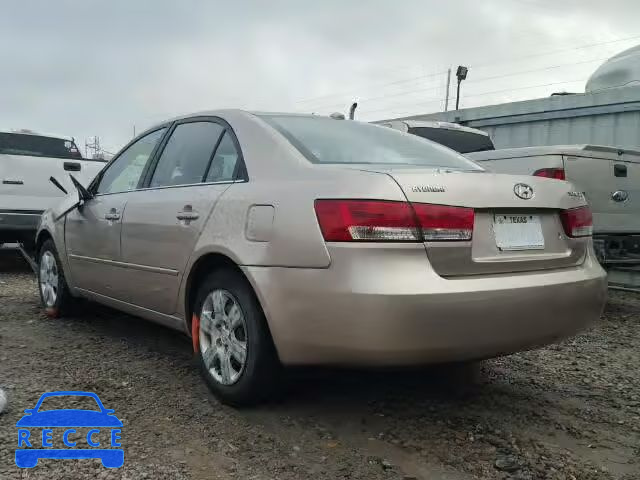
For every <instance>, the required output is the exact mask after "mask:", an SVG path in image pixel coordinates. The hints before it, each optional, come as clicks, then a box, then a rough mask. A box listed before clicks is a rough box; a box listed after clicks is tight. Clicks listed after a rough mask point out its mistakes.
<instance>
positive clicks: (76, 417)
mask: <svg viewBox="0 0 640 480" xmlns="http://www.w3.org/2000/svg"><path fill="white" fill-rule="evenodd" d="M64 396H68V397H90V398H92V399H93V400H95V402H96V404H97V405H98V407H99V410H88V409H77V408H68V409H56V410H41V406H42V402H43V401H44V400H45V399H47V398H49V397H64ZM25 413H26V415H25V416H24V417H22V418H21V419H20V420H18V422H17V423H16V427H18V448H17V449H16V455H15V459H16V465H17V466H18V467H21V468H32V467H35V466H36V465H37V464H38V460H39V459H41V458H58V459H68V458H71V459H85V458H99V459H100V460H101V461H102V465H103V466H105V467H107V468H119V467H121V466H122V465H123V463H124V450H123V449H122V448H117V447H121V446H122V445H121V444H120V438H121V436H120V435H121V427H122V422H121V421H120V420H119V419H118V417H116V416H115V415H114V410H110V409H107V408H104V406H103V405H102V402H101V401H100V398H98V395H96V394H95V393H92V392H74V391H69V392H48V393H45V394H43V395H42V396H41V397H40V399H39V400H38V402H37V403H36V405H35V407H34V408H31V409H27V410H25ZM86 427H91V430H89V431H88V432H87V435H86V441H87V445H88V446H89V447H103V448H74V447H75V446H76V442H72V441H70V440H69V435H70V434H73V433H76V430H75V428H86ZM31 428H43V430H42V437H41V438H40V437H37V436H36V435H34V436H33V438H32V436H31V434H32V433H34V432H32V431H31V430H30V429H31ZM53 428H56V429H57V430H58V429H59V430H64V433H63V434H62V436H61V438H62V440H63V442H64V446H65V447H68V448H53V446H54V445H53ZM101 430H110V431H109V438H110V440H111V441H110V442H109V446H110V447H111V448H104V445H101V443H100V442H98V441H97V439H96V437H97V436H98V435H100V434H101V433H100V432H101ZM102 435H103V436H104V434H102ZM40 440H41V442H40ZM38 443H41V445H37V444H38ZM40 446H41V447H42V448H39V447H40ZM20 447H28V448H20Z"/></svg>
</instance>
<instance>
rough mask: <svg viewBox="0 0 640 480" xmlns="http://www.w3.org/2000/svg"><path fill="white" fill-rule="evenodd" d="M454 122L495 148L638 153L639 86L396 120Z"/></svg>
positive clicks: (639, 121)
mask: <svg viewBox="0 0 640 480" xmlns="http://www.w3.org/2000/svg"><path fill="white" fill-rule="evenodd" d="M402 119H403V120H404V119H412V120H436V121H438V120H439V121H447V122H456V123H460V124H461V125H465V126H468V127H473V128H479V129H481V130H484V131H486V132H488V133H489V135H490V136H491V138H492V140H493V142H494V144H495V146H496V148H510V147H529V146H537V145H571V144H593V145H612V146H616V147H623V148H632V149H636V150H638V149H640V86H630V87H622V88H613V89H608V90H603V91H600V92H595V93H582V94H575V95H556V96H551V97H547V98H539V99H536V100H526V101H524V102H514V103H504V104H500V105H489V106H486V107H477V108H467V109H461V110H454V111H449V112H439V113H431V114H427V115H414V116H411V117H402Z"/></svg>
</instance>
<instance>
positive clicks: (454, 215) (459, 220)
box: [413, 203, 474, 242]
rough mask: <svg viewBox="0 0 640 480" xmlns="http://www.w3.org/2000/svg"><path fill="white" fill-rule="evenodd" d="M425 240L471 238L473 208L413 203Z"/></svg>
mask: <svg viewBox="0 0 640 480" xmlns="http://www.w3.org/2000/svg"><path fill="white" fill-rule="evenodd" d="M413 208H414V209H415V211H416V215H417V217H418V223H419V224H420V227H421V230H422V235H423V238H424V240H425V241H427V242H433V241H438V240H441V241H442V240H446V241H454V240H471V235H472V234H473V219H474V214H473V208H465V207H449V206H446V205H431V204H428V203H414V204H413Z"/></svg>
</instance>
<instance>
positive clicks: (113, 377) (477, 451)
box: [0, 255, 640, 480]
mask: <svg viewBox="0 0 640 480" xmlns="http://www.w3.org/2000/svg"><path fill="white" fill-rule="evenodd" d="M2 257H3V258H0V388H3V389H5V391H6V392H7V394H8V396H9V406H8V409H7V410H6V411H5V412H4V413H3V414H0V479H18V478H24V479H31V478H33V479H45V478H46V479H58V478H60V479H62V478H64V479H75V478H81V479H103V478H104V479H106V478H122V479H132V480H133V479H135V480H138V479H235V478H237V479H311V478H313V479H405V480H409V479H451V480H464V479H472V478H480V479H485V478H486V479H501V478H513V479H520V480H524V479H538V478H541V479H543V478H548V479H580V480H585V479H625V480H626V479H640V369H639V365H640V295H633V294H625V293H612V294H611V298H610V301H609V304H608V306H607V308H606V311H605V313H604V315H603V317H602V319H601V321H600V322H599V323H598V324H597V325H595V326H593V327H592V328H591V329H590V330H588V331H587V332H585V333H583V334H582V335H580V336H578V337H576V338H573V339H570V340H568V341H566V342H564V343H562V344H560V345H556V346H551V347H548V348H545V349H542V350H538V351H533V352H527V353H522V354H518V355H513V356H510V357H507V358H501V359H496V360H492V361H487V362H483V363H481V364H480V365H479V366H478V367H477V368H475V369H474V368H453V367H448V368H445V367H438V368H431V369H420V370H411V371H406V370H405V371H400V372H398V371H377V372H371V371H369V372H362V371H335V370H332V371H329V370H324V369H323V370H305V371H294V372H290V374H289V381H288V385H289V386H288V392H287V394H286V397H285V398H284V399H283V400H281V401H279V402H278V403H274V404H270V405H266V406H263V407H260V408H254V409H250V410H240V411H238V410H234V409H232V408H229V407H225V406H222V405H220V404H219V403H218V402H217V401H216V400H215V399H214V398H212V397H211V395H209V393H208V391H207V389H206V387H205V385H204V383H203V382H202V381H201V380H200V377H199V375H198V374H197V372H196V371H195V368H194V367H193V364H192V359H191V351H190V345H189V342H188V340H187V339H186V338H185V337H183V336H181V335H180V334H177V333H175V332H173V331H170V330H168V329H165V328H162V327H159V326H157V325H154V324H151V323H148V322H145V321H143V320H139V319H136V318H133V317H129V316H125V315H122V314H120V313H117V312H113V311H109V310H106V309H103V308H100V307H96V306H91V305H87V306H86V308H83V311H82V313H81V314H78V315H77V316H76V317H74V318H65V319H61V320H49V319H47V318H46V317H45V316H44V315H43V313H42V310H41V308H40V306H39V300H38V295H37V290H36V283H35V281H34V278H33V276H32V275H30V274H29V272H28V271H27V270H26V269H25V267H24V265H23V264H22V263H21V262H19V261H17V260H13V259H12V258H9V256H8V255H3V256H2ZM53 390H84V391H92V392H95V393H97V394H98V395H99V396H100V398H101V400H102V402H103V403H104V405H105V406H106V408H112V409H115V412H116V415H117V416H118V418H120V419H121V420H122V421H123V424H124V427H123V429H122V437H123V445H124V452H125V463H124V466H123V467H122V468H120V469H116V470H113V469H105V468H103V467H102V466H101V464H100V462H99V461H97V460H41V461H40V463H39V464H38V466H37V467H36V468H33V469H30V470H21V469H18V468H17V467H16V466H15V464H14V458H13V457H14V450H15V448H16V445H17V429H16V427H15V424H16V421H17V420H18V419H19V418H20V417H21V416H22V414H23V410H24V409H25V408H32V407H33V406H34V404H35V402H36V401H37V399H38V398H39V397H40V395H41V394H42V393H43V392H47V391H53Z"/></svg>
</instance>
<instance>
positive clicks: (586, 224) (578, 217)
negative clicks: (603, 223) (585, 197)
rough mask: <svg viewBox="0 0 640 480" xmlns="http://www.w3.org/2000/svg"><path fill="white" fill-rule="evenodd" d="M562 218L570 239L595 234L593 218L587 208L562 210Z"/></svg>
mask: <svg viewBox="0 0 640 480" xmlns="http://www.w3.org/2000/svg"><path fill="white" fill-rule="evenodd" d="M560 218H561V219H562V226H563V227H564V232H565V233H566V234H567V236H569V237H572V238H575V237H588V236H590V235H592V234H593V217H592V215H591V209H590V208H589V207H587V206H584V207H578V208H571V209H569V210H562V211H561V212H560Z"/></svg>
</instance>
